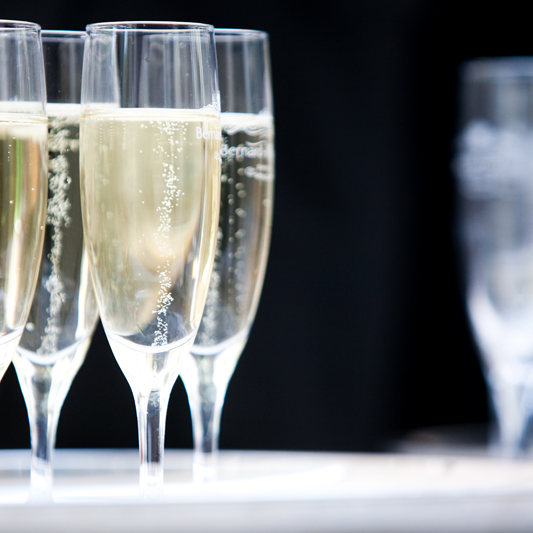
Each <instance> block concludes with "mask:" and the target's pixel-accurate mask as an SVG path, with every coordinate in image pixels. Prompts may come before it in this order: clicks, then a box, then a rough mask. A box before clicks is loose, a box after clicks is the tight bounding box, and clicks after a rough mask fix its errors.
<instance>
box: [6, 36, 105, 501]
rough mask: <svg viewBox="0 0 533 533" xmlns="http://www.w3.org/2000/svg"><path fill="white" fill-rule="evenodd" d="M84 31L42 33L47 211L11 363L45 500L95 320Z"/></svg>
mask: <svg viewBox="0 0 533 533" xmlns="http://www.w3.org/2000/svg"><path fill="white" fill-rule="evenodd" d="M84 40H85V32H70V31H47V30H44V31H43V32H42V41H43V52H44V61H45V73H46V86H47V87H46V88H47V96H48V104H47V114H48V151H49V160H48V206H47V217H46V235H45V241H44V249H43V254H42V261H41V269H40V272H39V279H38V284H37V290H36V291H35V296H34V298H33V304H32V307H31V310H30V315H29V319H28V323H27V324H26V330H25V332H24V334H23V335H22V339H21V341H20V344H19V347H18V349H17V353H16V354H15V355H14V356H13V364H14V365H15V369H16V371H17V375H18V378H19V382H20V386H21V388H22V392H23V394H24V399H25V401H26V407H27V409H28V418H29V422H30V435H31V475H30V480H31V485H30V494H31V497H33V498H35V497H44V498H51V496H52V454H53V449H54V443H55V437H56V430H57V423H58V420H59V414H60V412H61V407H62V406H63V401H64V399H65V397H66V395H67V393H68V391H69V389H70V385H71V383H72V380H73V379H74V376H75V375H76V373H77V372H78V370H79V368H80V366H81V364H82V363H83V360H84V359H85V354H86V353H87V350H88V348H89V344H90V342H91V337H92V333H93V331H94V327H95V325H96V320H97V317H98V314H97V309H96V301H95V299H94V296H93V291H92V286H91V283H90V279H89V269H88V265H87V257H86V254H85V251H84V250H85V248H84V246H83V231H82V221H81V205H80V184H79V127H80V115H81V105H80V92H81V69H82V60H83V46H84Z"/></svg>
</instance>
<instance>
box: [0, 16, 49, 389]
mask: <svg viewBox="0 0 533 533" xmlns="http://www.w3.org/2000/svg"><path fill="white" fill-rule="evenodd" d="M40 30H41V29H40V27H39V26H38V25H37V24H32V23H29V22H19V21H8V20H0V217H1V220H0V379H1V378H2V376H3V375H4V372H5V370H6V368H7V367H8V365H9V363H10V362H11V359H12V357H13V353H14V352H15V349H16V347H17V345H18V343H19V341H20V336H21V335H22V331H23V328H24V325H25V323H26V320H27V318H28V313H29V310H30V305H31V300H32V298H33V293H34V291H35V284H36V282H37V274H38V271H39V263H40V260H41V251H42V246H43V238H44V223H45V216H46V135H47V133H46V115H45V103H46V90H45V84H44V67H43V55H42V46H41V36H40Z"/></svg>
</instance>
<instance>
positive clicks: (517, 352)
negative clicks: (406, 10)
mask: <svg viewBox="0 0 533 533" xmlns="http://www.w3.org/2000/svg"><path fill="white" fill-rule="evenodd" d="M462 91H463V92H462V126H461V127H462V129H461V134H460V137H459V145H458V156H457V159H456V172H457V175H458V181H459V192H460V204H459V207H460V232H461V236H462V241H463V251H464V260H465V266H466V301H467V308H468V314H469V317H470V322H471V325H472V328H473V332H474V336H475V339H476V341H477V343H478V346H479V349H480V354H481V359H482V362H483V365H484V371H485V376H486V379H487V383H488V387H489V392H490V397H491V400H492V403H493V406H494V410H495V413H496V418H497V422H498V428H499V443H500V448H501V451H503V453H505V454H508V455H519V454H521V453H522V452H523V451H524V450H525V449H526V446H527V442H528V431H529V430H530V429H531V427H530V425H531V422H532V419H533V417H532V415H533V58H506V59H493V60H478V61H473V62H470V63H467V64H466V65H465V66H464V69H463V72H462Z"/></svg>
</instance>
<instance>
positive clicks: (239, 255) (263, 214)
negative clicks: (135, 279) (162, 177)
mask: <svg viewBox="0 0 533 533" xmlns="http://www.w3.org/2000/svg"><path fill="white" fill-rule="evenodd" d="M221 126H222V137H223V144H222V146H221V156H222V178H221V182H222V188H221V207H220V219H219V228H218V236H217V243H216V252H215V265H214V267H213V274H212V276H211V284H210V286H209V292H208V296H207V302H206V306H205V310H204V315H203V318H202V322H201V325H200V329H199V331H198V336H197V337H196V340H195V342H194V346H193V347H192V349H191V353H192V354H193V355H196V356H202V355H215V354H219V353H221V352H222V351H224V350H228V351H230V352H231V353H232V358H238V357H239V355H240V353H241V351H242V349H243V347H244V342H245V339H246V337H247V335H248V332H249V329H250V327H251V324H252V322H253V319H254V316H255V312H256V308H257V304H258V300H259V296H260V293H261V288H262V284H263V277H264V274H265V268H266V261H267V256H268V249H269V244H270V230H271V225H272V203H273V194H274V147H273V122H272V117H271V116H269V115H254V114H246V113H222V115H221ZM243 340H244V342H243ZM230 347H232V348H230Z"/></svg>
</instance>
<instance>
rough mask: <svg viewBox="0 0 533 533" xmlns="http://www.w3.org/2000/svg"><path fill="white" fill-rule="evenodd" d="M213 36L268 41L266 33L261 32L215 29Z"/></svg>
mask: <svg viewBox="0 0 533 533" xmlns="http://www.w3.org/2000/svg"><path fill="white" fill-rule="evenodd" d="M215 35H227V36H228V37H232V36H235V37H247V36H250V37H257V38H261V39H268V33H267V32H266V31H262V30H248V29H240V28H215Z"/></svg>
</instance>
